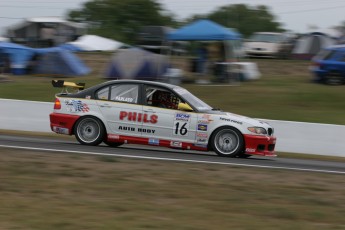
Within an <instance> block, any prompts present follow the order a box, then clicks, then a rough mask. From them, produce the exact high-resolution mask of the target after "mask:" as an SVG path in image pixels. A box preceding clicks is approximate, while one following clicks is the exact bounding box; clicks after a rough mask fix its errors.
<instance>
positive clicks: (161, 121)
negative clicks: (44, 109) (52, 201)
mask: <svg viewBox="0 0 345 230" xmlns="http://www.w3.org/2000/svg"><path fill="white" fill-rule="evenodd" d="M52 84H53V86H54V87H62V89H63V90H62V92H61V93H59V94H57V95H56V98H55V103H54V111H53V112H52V113H51V114H50V127H51V130H52V131H53V132H55V133H59V134H67V135H75V137H76V139H77V140H78V141H79V142H80V143H81V144H83V145H99V144H101V143H102V142H104V143H105V144H107V145H109V146H113V147H118V146H120V145H122V144H144V145H151V146H163V147H170V148H176V149H184V150H199V151H214V152H215V153H217V154H218V155H219V156H227V157H241V158H246V157H249V156H251V155H261V156H276V154H275V152H274V148H275V143H276V137H274V136H273V132H274V129H273V128H272V127H271V126H270V125H269V124H267V123H265V122H263V121H259V120H256V119H252V118H248V117H245V116H241V115H237V114H233V113H228V112H223V111H221V110H219V109H214V108H212V107H211V106H209V105H208V104H206V103H205V102H203V101H202V100H200V99H199V98H197V97H196V96H194V95H193V94H192V93H190V92H189V91H188V90H186V89H184V88H182V87H180V86H176V85H171V84H166V83H162V82H153V81H141V80H112V81H108V82H104V83H102V84H99V85H96V86H93V87H90V88H87V89H84V88H85V84H83V83H78V84H77V83H73V82H66V81H63V80H53V81H52ZM69 88H73V89H74V90H77V92H73V93H72V92H68V89H69Z"/></svg>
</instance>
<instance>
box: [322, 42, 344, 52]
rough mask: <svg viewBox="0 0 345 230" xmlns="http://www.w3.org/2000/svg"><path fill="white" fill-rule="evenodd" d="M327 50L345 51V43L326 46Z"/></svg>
mask: <svg viewBox="0 0 345 230" xmlns="http://www.w3.org/2000/svg"><path fill="white" fill-rule="evenodd" d="M326 50H339V51H345V44H341V45H333V46H328V47H327V48H326Z"/></svg>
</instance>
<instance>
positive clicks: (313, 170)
mask: <svg viewBox="0 0 345 230" xmlns="http://www.w3.org/2000/svg"><path fill="white" fill-rule="evenodd" d="M0 147H3V148H12V149H26V150H37V151H50V152H63V153H79V154H88V155H95V156H112V157H125V158H135V159H150V160H163V161H177V162H189V163H203V164H218V165H231V166H243V167H255V168H267V169H285V170H294V171H304V172H320V173H335V174H345V171H344V172H342V171H332V170H321V169H303V168H291V167H279V166H265V165H252V164H239V163H229V162H213V161H201V160H186V159H178V158H163V157H149V156H135V155H124V154H116V153H114V154H112V153H95V152H85V151H74V150H60V149H46V148H34V147H22V146H12V145H0Z"/></svg>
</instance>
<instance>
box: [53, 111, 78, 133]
mask: <svg viewBox="0 0 345 230" xmlns="http://www.w3.org/2000/svg"><path fill="white" fill-rule="evenodd" d="M79 117H80V116H77V115H69V114H62V113H51V114H49V118H50V128H51V130H52V131H53V132H55V133H60V134H67V135H72V134H73V126H74V124H75V122H76V121H77V120H78V119H79Z"/></svg>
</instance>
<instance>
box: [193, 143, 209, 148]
mask: <svg viewBox="0 0 345 230" xmlns="http://www.w3.org/2000/svg"><path fill="white" fill-rule="evenodd" d="M194 146H196V147H201V148H207V144H200V143H196V144H194Z"/></svg>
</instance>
